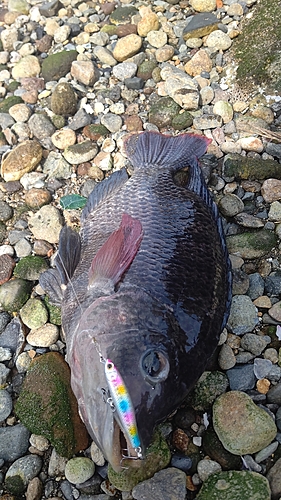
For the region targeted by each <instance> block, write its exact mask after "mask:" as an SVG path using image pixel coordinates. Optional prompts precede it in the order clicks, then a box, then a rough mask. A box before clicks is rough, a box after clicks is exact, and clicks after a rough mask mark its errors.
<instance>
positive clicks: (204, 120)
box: [193, 114, 222, 130]
mask: <svg viewBox="0 0 281 500" xmlns="http://www.w3.org/2000/svg"><path fill="white" fill-rule="evenodd" d="M193 125H194V127H195V128H196V129H198V130H205V129H212V128H217V127H221V126H222V118H221V116H219V115H213V114H210V115H209V114H203V115H201V116H196V117H195V118H194V120H193Z"/></svg>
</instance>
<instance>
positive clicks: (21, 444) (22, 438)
mask: <svg viewBox="0 0 281 500" xmlns="http://www.w3.org/2000/svg"><path fill="white" fill-rule="evenodd" d="M29 437H30V432H29V430H28V429H27V428H26V427H25V426H24V425H22V424H16V425H13V426H11V427H9V426H8V427H1V428H0V440H1V452H0V458H2V459H3V460H5V461H7V462H8V461H9V462H11V461H13V460H16V459H17V458H20V457H21V456H22V455H24V454H25V453H26V452H27V450H28V446H29Z"/></svg>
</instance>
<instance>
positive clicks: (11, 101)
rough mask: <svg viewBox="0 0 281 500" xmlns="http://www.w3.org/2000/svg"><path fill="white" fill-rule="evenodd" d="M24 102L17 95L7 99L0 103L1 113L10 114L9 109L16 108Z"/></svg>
mask: <svg viewBox="0 0 281 500" xmlns="http://www.w3.org/2000/svg"><path fill="white" fill-rule="evenodd" d="M22 102H23V100H22V98H21V97H19V96H17V95H11V96H10V97H6V98H5V99H4V100H3V101H2V102H0V113H8V112H9V109H10V108H11V107H12V106H14V105H15V104H20V103H22Z"/></svg>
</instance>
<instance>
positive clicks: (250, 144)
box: [238, 137, 264, 153]
mask: <svg viewBox="0 0 281 500" xmlns="http://www.w3.org/2000/svg"><path fill="white" fill-rule="evenodd" d="M238 143H239V144H240V146H241V148H242V149H244V150H245V151H256V152H257V153H261V152H262V151H263V149H264V147H263V143H262V141H261V140H260V139H258V138H257V137H242V138H241V139H239V141H238Z"/></svg>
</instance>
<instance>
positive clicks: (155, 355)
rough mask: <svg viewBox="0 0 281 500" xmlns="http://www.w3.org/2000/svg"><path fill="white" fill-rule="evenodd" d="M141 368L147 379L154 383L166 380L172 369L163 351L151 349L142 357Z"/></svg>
mask: <svg viewBox="0 0 281 500" xmlns="http://www.w3.org/2000/svg"><path fill="white" fill-rule="evenodd" d="M141 370H142V372H143V374H144V377H145V379H146V380H147V381H148V382H150V383H151V384H152V385H154V384H155V383H156V382H163V381H164V380H166V378H167V377H168V374H169V371H170V365H169V361H168V359H167V357H166V356H165V354H164V353H163V352H161V351H157V350H155V349H150V350H149V351H146V352H145V353H144V354H143V356H142V357H141Z"/></svg>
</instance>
